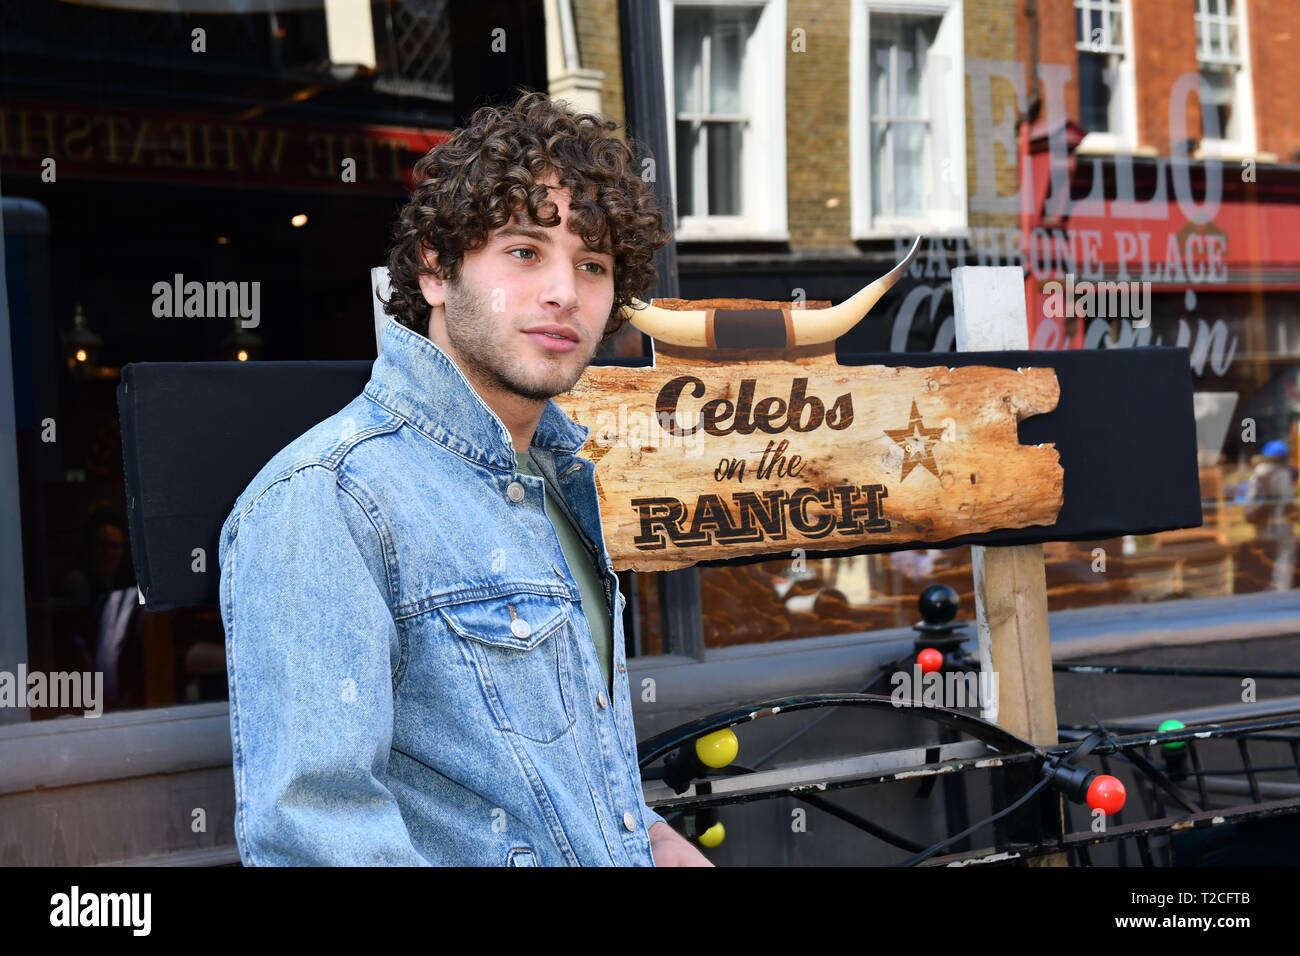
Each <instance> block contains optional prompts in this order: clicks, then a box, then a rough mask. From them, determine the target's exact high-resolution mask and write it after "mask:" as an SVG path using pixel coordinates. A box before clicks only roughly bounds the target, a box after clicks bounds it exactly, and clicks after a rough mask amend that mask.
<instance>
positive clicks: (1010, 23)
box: [962, 0, 1024, 228]
mask: <svg viewBox="0 0 1300 956" xmlns="http://www.w3.org/2000/svg"><path fill="white" fill-rule="evenodd" d="M1016 14H1017V3H1016V0H966V2H965V3H964V4H963V5H962V19H963V33H964V34H965V36H964V38H963V39H964V46H965V57H966V60H972V59H980V60H1019V61H1020V62H1022V63H1023V62H1024V61H1023V58H1021V57H1019V56H1018V54H1017V52H1016ZM968 75H969V74H968ZM982 95H987V96H988V97H989V100H990V110H991V115H992V117H993V122H994V123H995V124H998V123H1003V122H1010V123H1012V124H1013V125H1014V124H1015V121H1016V118H1017V117H1018V116H1019V115H1020V114H1019V107H1018V105H1017V102H1016V91H1015V87H1013V86H1012V85H1011V84H1010V83H1008V82H1006V81H1004V80H999V79H993V80H991V81H990V82H989V89H988V93H987V94H982ZM972 96H973V88H972V86H971V83H970V80H969V79H967V81H966V195H967V197H972V196H974V195H975V191H976V189H977V188H978V181H979V180H978V177H979V176H983V177H984V178H985V180H987V178H988V177H989V176H992V177H993V178H994V181H995V182H996V183H997V190H998V195H999V196H1009V195H1013V194H1014V193H1015V192H1016V190H1018V189H1019V188H1020V175H1019V171H1018V166H1017V160H1016V154H1015V147H1014V145H1013V146H1012V148H1011V152H1010V153H1008V152H1006V151H1005V150H1004V149H1003V148H1002V147H1000V146H998V145H996V144H995V145H994V147H993V156H994V162H995V163H996V166H995V168H994V169H992V170H989V169H984V170H977V169H976V153H975V146H976V143H977V141H978V138H979V137H982V136H986V135H988V132H989V131H988V130H982V129H977V128H976V127H975V122H974V114H973V104H972ZM967 222H968V223H969V225H970V226H971V227H972V228H975V227H989V226H997V227H1003V228H1006V227H1010V226H1015V225H1016V224H1017V223H1018V222H1019V220H1018V218H1017V215H1016V214H1015V213H988V212H975V211H973V210H972V211H970V212H968V213H967Z"/></svg>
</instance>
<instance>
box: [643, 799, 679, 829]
mask: <svg viewBox="0 0 1300 956" xmlns="http://www.w3.org/2000/svg"><path fill="white" fill-rule="evenodd" d="M641 818H642V819H643V820H644V821H645V832H646V833H649V832H650V828H651V827H652V826H654V825H655V824H656V823H664V824H667V825H668V826H672V824H670V823H668V821H667V820H665V819H664V818H663V816H662V815H661V814H658V813H656V812H655V811H654V810H652V809H651V808H650V805H649V804H644V803H643V804H642V805H641Z"/></svg>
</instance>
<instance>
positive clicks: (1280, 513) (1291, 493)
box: [1246, 440, 1296, 591]
mask: <svg viewBox="0 0 1300 956" xmlns="http://www.w3.org/2000/svg"><path fill="white" fill-rule="evenodd" d="M1287 457H1288V456H1287V446H1286V442H1284V441H1278V440H1274V441H1270V442H1268V443H1267V444H1266V445H1265V446H1264V450H1263V453H1262V455H1261V460H1260V462H1259V463H1258V464H1257V465H1256V466H1255V470H1254V471H1253V472H1251V475H1250V480H1249V481H1248V482H1247V485H1246V520H1247V521H1249V522H1250V523H1251V524H1253V525H1254V526H1255V530H1256V533H1257V534H1258V536H1259V538H1260V539H1261V540H1262V541H1264V542H1266V544H1265V547H1267V548H1269V549H1270V550H1273V551H1274V559H1273V590H1275V591H1288V590H1290V589H1291V586H1292V578H1293V575H1294V573H1295V548H1296V540H1295V528H1294V526H1293V524H1292V522H1293V520H1294V518H1295V514H1296V506H1295V475H1294V474H1293V472H1292V470H1291V467H1290V465H1289V464H1288V463H1287Z"/></svg>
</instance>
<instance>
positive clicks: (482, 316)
mask: <svg viewBox="0 0 1300 956" xmlns="http://www.w3.org/2000/svg"><path fill="white" fill-rule="evenodd" d="M446 295H447V299H446V308H445V309H444V310H443V321H444V325H445V327H446V330H447V339H448V340H449V341H450V342H451V344H452V345H453V346H454V347H455V349H456V354H457V357H458V358H459V359H460V361H461V364H462V365H463V366H464V371H466V372H467V373H470V374H472V375H473V376H474V377H477V378H479V379H480V380H481V381H483V382H484V383H485V384H488V385H490V386H493V387H495V388H498V389H502V390H505V391H507V392H511V393H513V394H515V395H518V396H520V397H522V398H526V399H530V400H532V401H546V400H547V399H549V398H554V397H555V396H556V395H561V394H563V393H564V392H567V391H568V390H569V389H571V388H573V386H574V385H576V384H577V382H578V379H579V378H581V377H582V373H583V372H584V371H586V369H587V366H588V365H590V364H591V360H592V359H593V358H595V354H596V348H597V347H598V346H599V343H594V344H593V345H592V346H591V351H590V354H588V355H587V356H586V358H585V359H584V360H583V361H582V362H581V363H579V364H578V365H576V366H575V367H574V368H573V370H572V371H566V363H567V362H568V361H572V359H573V357H574V355H575V354H577V353H578V352H580V351H581V350H582V349H584V348H586V347H587V346H584V345H583V344H582V343H579V344H578V348H577V349H575V350H574V351H573V352H565V353H559V354H556V355H554V356H547V355H542V356H539V358H540V359H541V360H542V361H543V362H545V363H546V364H545V365H544V366H543V367H542V370H541V371H537V370H536V369H529V368H528V367H527V366H526V365H525V363H524V361H523V359H521V358H520V357H519V352H518V351H516V350H517V349H518V348H519V346H518V345H517V344H515V343H513V342H512V341H511V340H512V339H513V338H515V337H521V336H522V335H523V333H522V332H521V331H520V330H519V329H517V328H515V327H514V326H512V325H506V326H502V325H500V324H499V323H498V322H497V321H495V317H494V316H493V314H492V311H491V306H490V304H489V302H488V298H487V296H485V295H482V294H481V293H480V292H479V290H478V289H476V288H475V287H473V286H472V285H470V284H469V283H468V282H465V281H464V278H463V277H462V278H461V279H460V280H457V281H456V282H448V283H447V284H446ZM512 345H513V348H512V347H511V346H512Z"/></svg>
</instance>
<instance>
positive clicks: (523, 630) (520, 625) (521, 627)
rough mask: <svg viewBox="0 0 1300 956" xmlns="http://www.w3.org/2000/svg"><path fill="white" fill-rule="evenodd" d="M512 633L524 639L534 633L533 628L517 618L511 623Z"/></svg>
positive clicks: (520, 618)
mask: <svg viewBox="0 0 1300 956" xmlns="http://www.w3.org/2000/svg"><path fill="white" fill-rule="evenodd" d="M510 633H511V634H513V635H514V636H515V637H518V638H520V639H522V638H525V637H527V636H528V635H529V634H531V633H533V626H532V625H531V624H529V623H528V622H527V621H525V620H524V619H523V618H522V617H517V618H515V619H514V620H513V621H511V622H510Z"/></svg>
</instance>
